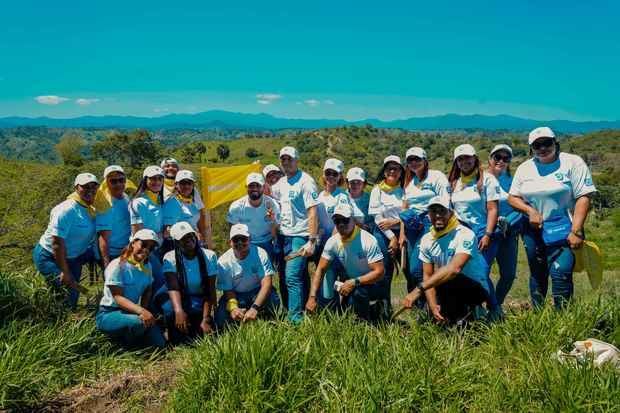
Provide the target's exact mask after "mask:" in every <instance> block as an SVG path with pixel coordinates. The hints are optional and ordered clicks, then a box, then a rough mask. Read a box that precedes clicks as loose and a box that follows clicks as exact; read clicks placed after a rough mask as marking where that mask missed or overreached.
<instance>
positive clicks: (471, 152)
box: [454, 143, 476, 159]
mask: <svg viewBox="0 0 620 413" xmlns="http://www.w3.org/2000/svg"><path fill="white" fill-rule="evenodd" d="M463 155H466V156H476V149H474V147H473V146H471V145H470V144H468V143H464V144H462V145H459V146H457V147H456V149H455V150H454V159H456V158H458V157H459V156H463Z"/></svg>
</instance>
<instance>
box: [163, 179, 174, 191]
mask: <svg viewBox="0 0 620 413" xmlns="http://www.w3.org/2000/svg"><path fill="white" fill-rule="evenodd" d="M164 186H165V187H166V189H167V190H168V191H170V192H174V178H164Z"/></svg>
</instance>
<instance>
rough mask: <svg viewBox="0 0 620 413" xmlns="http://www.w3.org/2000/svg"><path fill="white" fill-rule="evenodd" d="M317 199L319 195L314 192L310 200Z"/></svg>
mask: <svg viewBox="0 0 620 413" xmlns="http://www.w3.org/2000/svg"><path fill="white" fill-rule="evenodd" d="M318 197H319V194H317V193H316V192H313V193H312V199H314V200H316V199H318Z"/></svg>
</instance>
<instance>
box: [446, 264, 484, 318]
mask: <svg viewBox="0 0 620 413" xmlns="http://www.w3.org/2000/svg"><path fill="white" fill-rule="evenodd" d="M435 291H436V295H437V304H439V306H440V307H441V308H440V313H441V315H442V316H443V317H444V318H445V319H446V320H448V323H449V324H456V323H458V322H460V321H461V320H466V319H468V318H470V317H471V316H473V313H474V308H475V307H476V306H479V305H481V304H482V303H483V302H485V301H486V300H487V292H486V290H485V289H484V288H483V287H482V286H481V285H480V284H479V283H477V282H476V281H474V280H472V279H470V278H468V277H466V276H465V275H463V274H458V275H457V276H456V277H454V278H453V279H451V280H450V281H448V282H446V283H444V284H441V285H439V286H437V287H435Z"/></svg>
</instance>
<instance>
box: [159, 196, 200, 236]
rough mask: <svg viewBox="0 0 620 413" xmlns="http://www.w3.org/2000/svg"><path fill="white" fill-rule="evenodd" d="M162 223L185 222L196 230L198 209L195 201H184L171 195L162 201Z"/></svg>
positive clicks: (198, 216)
mask: <svg viewBox="0 0 620 413" xmlns="http://www.w3.org/2000/svg"><path fill="white" fill-rule="evenodd" d="M163 214H164V225H170V226H172V225H174V224H176V223H177V222H187V223H189V224H190V225H191V226H192V228H194V230H196V231H198V221H199V220H200V209H199V208H198V205H197V204H196V202H192V203H189V204H188V203H185V202H183V201H181V200H180V199H178V198H177V197H176V196H171V197H170V198H168V200H167V201H166V202H164V208H163Z"/></svg>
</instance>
